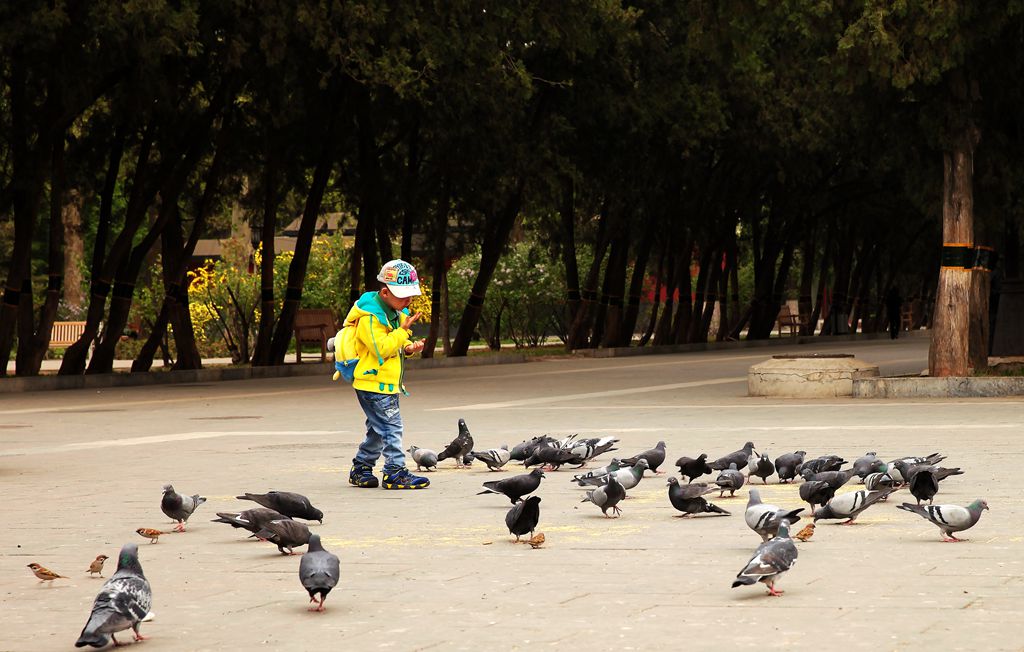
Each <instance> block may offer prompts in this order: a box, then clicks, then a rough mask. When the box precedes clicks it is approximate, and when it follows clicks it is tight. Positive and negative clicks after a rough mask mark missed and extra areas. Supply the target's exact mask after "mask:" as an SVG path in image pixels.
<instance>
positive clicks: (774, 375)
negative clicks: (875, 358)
mask: <svg viewBox="0 0 1024 652" xmlns="http://www.w3.org/2000/svg"><path fill="white" fill-rule="evenodd" d="M877 376H878V365H875V364H871V363H869V362H865V361H863V360H858V359H857V358H855V357H853V356H852V355H842V356H775V357H773V358H772V359H770V360H765V361H764V362H759V363H758V364H756V365H754V366H752V367H751V368H750V371H749V372H748V373H747V392H748V394H749V395H750V396H771V397H776V398H835V397H838V396H853V386H854V382H855V381H857V380H860V379H864V378H874V377H877Z"/></svg>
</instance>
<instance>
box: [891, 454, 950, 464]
mask: <svg viewBox="0 0 1024 652" xmlns="http://www.w3.org/2000/svg"><path fill="white" fill-rule="evenodd" d="M944 459H946V456H945V455H943V454H941V453H932V454H931V455H924V456H912V455H908V456H907V457H898V458H896V459H894V460H893V461H891V462H889V465H890V466H892V465H893V464H896V463H897V462H903V463H904V464H909V465H913V464H931V465H935V464H938V463H939V462H941V461H942V460H944Z"/></svg>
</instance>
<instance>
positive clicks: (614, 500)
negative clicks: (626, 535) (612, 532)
mask: <svg viewBox="0 0 1024 652" xmlns="http://www.w3.org/2000/svg"><path fill="white" fill-rule="evenodd" d="M625 497H626V490H625V489H623V488H622V485H621V484H619V481H618V480H616V479H615V476H614V475H613V476H609V478H608V484H606V485H605V486H603V487H597V488H596V489H591V490H590V491H588V492H587V497H586V498H584V499H583V500H581V501H580V502H581V503H588V502H589V503H594V504H595V505H597V506H598V507H600V508H601V513H602V514H604V515H605V516H608V510H609V509H610V510H612V512H613V513H614V514H615V516H618V515H619V514H621V513H622V510H621V509H619V507H618V505H619V502H620V501H621V500H622V499H623V498H625ZM609 518H611V517H610V516H609Z"/></svg>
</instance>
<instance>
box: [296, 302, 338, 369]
mask: <svg viewBox="0 0 1024 652" xmlns="http://www.w3.org/2000/svg"><path fill="white" fill-rule="evenodd" d="M336 331H337V328H336V326H335V322H334V312H333V311H331V310H328V309H326V308H307V309H302V310H298V311H296V313H295V361H296V362H302V345H303V344H319V345H320V362H326V361H327V339H328V338H330V337H333V336H334V333H335V332H336Z"/></svg>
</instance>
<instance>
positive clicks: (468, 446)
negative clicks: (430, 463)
mask: <svg viewBox="0 0 1024 652" xmlns="http://www.w3.org/2000/svg"><path fill="white" fill-rule="evenodd" d="M471 450H473V435H471V434H470V432H469V427H467V426H466V420H465V419H459V434H458V436H457V437H455V439H453V440H452V441H451V443H450V444H448V445H447V446H445V447H444V450H442V451H441V452H440V453H438V455H437V461H438V462H440V461H442V460H446V459H448V458H449V457H450V458H452V459H454V460H455V466H456V467H461V466H464V463H463V458H464V457H466V455H468V454H469V451H471Z"/></svg>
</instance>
